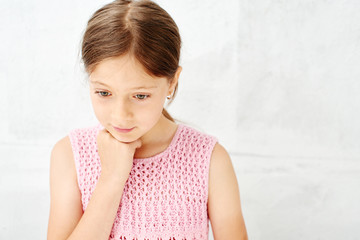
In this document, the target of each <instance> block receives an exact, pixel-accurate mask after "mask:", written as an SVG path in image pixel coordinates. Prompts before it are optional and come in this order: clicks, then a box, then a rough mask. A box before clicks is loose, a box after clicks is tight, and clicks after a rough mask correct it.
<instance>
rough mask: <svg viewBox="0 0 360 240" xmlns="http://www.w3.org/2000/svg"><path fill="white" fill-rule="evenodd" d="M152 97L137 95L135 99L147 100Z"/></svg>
mask: <svg viewBox="0 0 360 240" xmlns="http://www.w3.org/2000/svg"><path fill="white" fill-rule="evenodd" d="M149 96H150V95H146V94H136V95H135V98H137V99H139V100H145V99H146V98H148V97H149Z"/></svg>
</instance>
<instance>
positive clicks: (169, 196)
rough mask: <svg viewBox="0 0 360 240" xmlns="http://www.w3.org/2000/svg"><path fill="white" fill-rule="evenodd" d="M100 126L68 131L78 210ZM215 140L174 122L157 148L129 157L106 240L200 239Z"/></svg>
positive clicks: (87, 195) (89, 181) (97, 168)
mask: <svg viewBox="0 0 360 240" xmlns="http://www.w3.org/2000/svg"><path fill="white" fill-rule="evenodd" d="M103 128H104V127H103V126H102V125H101V124H100V123H99V124H97V125H96V126H92V127H86V128H77V129H73V130H71V131H70V133H69V137H70V141H71V146H72V150H73V154H74V159H75V166H76V172H77V180H78V186H79V189H80V192H81V201H82V206H83V211H85V210H86V207H87V206H88V204H89V201H90V199H91V195H92V193H93V191H94V189H95V186H96V183H97V181H98V179H99V177H100V173H101V164H100V157H99V154H98V150H97V142H96V137H97V134H98V132H99V130H101V129H103ZM216 142H217V139H216V138H215V137H213V136H210V135H207V134H205V133H202V132H200V131H198V130H195V129H194V128H191V127H189V126H187V125H183V124H178V128H177V130H176V133H175V135H174V137H173V139H172V141H171V143H170V145H169V146H168V147H167V149H165V150H164V151H163V152H161V153H159V154H157V155H155V156H152V157H149V158H142V159H137V158H134V160H133V167H132V170H131V172H130V175H129V178H128V179H127V181H126V183H125V187H124V191H123V195H122V197H121V201H120V204H119V208H118V211H117V214H116V217H115V221H114V224H113V227H112V230H111V233H110V236H109V239H111V240H115V239H116V240H119V239H122V240H124V239H126V240H169V239H171V240H184V239H186V240H194V239H196V240H205V239H208V232H209V216H208V212H207V202H208V182H209V181H208V180H209V165H210V158H211V154H212V151H213V148H214V146H215V144H216Z"/></svg>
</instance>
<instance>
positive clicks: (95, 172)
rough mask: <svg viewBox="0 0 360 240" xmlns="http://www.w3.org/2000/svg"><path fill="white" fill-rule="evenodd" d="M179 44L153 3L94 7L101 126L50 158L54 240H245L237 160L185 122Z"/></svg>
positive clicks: (89, 53)
mask: <svg viewBox="0 0 360 240" xmlns="http://www.w3.org/2000/svg"><path fill="white" fill-rule="evenodd" d="M180 46H181V40H180V36H179V32H178V28H177V26H176V24H175V22H174V21H173V19H172V18H171V17H170V16H169V14H168V13H167V12H166V11H165V10H163V9H162V8H161V7H159V6H158V5H157V4H155V3H154V2H151V1H149V0H140V1H131V0H117V1H114V2H112V3H109V4H107V5H105V6H104V7H102V8H101V9H99V10H98V11H96V12H95V13H94V15H93V16H92V17H91V19H90V20H89V22H88V25H87V29H86V31H85V34H84V37H83V42H82V59H83V62H84V65H85V69H86V71H87V73H88V75H89V80H90V95H91V102H92V106H93V108H94V112H95V115H96V118H97V119H98V120H99V124H98V125H96V126H93V127H86V128H81V129H74V130H73V131H71V132H70V133H69V135H68V136H66V137H64V138H63V139H61V140H59V141H58V142H57V143H56V144H55V146H54V147H53V150H52V153H51V167H50V194H51V206H50V216H49V224H48V239H49V240H55V239H82V240H84V239H87V240H90V239H96V240H100V239H127V240H132V239H137V240H145V239H149V240H152V239H156V240H159V239H162V240H168V239H171V240H182V239H187V240H190V239H191V240H192V239H197V240H200V239H208V230H209V225H208V223H209V222H208V220H209V219H210V221H211V226H212V230H213V234H214V238H215V239H216V240H219V239H227V240H229V239H234V240H235V239H236V240H238V239H241V240H243V239H247V233H246V229H245V224H244V220H243V216H242V211H241V206H240V196H239V190H238V184H237V180H236V176H235V173H234V169H233V166H232V163H231V159H230V157H229V155H228V153H227V152H226V150H225V149H224V148H223V147H222V146H221V145H220V144H219V143H217V140H216V138H215V137H213V136H210V135H207V134H205V133H202V132H200V131H198V130H196V129H193V128H191V127H189V126H186V125H183V124H177V123H176V122H175V121H174V119H172V117H171V116H170V115H169V114H168V113H167V112H166V110H165V109H164V108H163V106H164V103H165V100H166V99H168V100H169V101H171V100H172V99H173V98H174V96H175V93H176V90H177V85H178V80H179V76H180V73H181V67H180V66H179V58H180Z"/></svg>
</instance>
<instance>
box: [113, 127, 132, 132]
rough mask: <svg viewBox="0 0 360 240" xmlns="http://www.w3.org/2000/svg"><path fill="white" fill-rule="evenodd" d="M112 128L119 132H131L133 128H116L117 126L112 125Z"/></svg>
mask: <svg viewBox="0 0 360 240" xmlns="http://www.w3.org/2000/svg"><path fill="white" fill-rule="evenodd" d="M114 129H115V130H116V131H117V132H119V133H128V132H131V131H132V130H133V129H134V128H117V127H114Z"/></svg>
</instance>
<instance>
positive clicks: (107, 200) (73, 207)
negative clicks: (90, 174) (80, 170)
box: [47, 136, 127, 240]
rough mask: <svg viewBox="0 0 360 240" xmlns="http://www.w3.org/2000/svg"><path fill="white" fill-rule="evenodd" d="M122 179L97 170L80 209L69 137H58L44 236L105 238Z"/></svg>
mask: <svg viewBox="0 0 360 240" xmlns="http://www.w3.org/2000/svg"><path fill="white" fill-rule="evenodd" d="M126 180H127V178H126V179H125V178H123V179H121V178H114V177H113V175H106V174H101V177H100V178H99V181H98V183H97V185H96V187H95V190H94V192H93V194H92V197H91V199H90V201H89V204H88V206H87V208H86V211H85V212H84V213H83V211H82V204H81V194H80V191H79V188H78V185H77V178H76V170H75V163H74V157H73V154H72V149H71V145H70V139H69V137H68V136H67V137H64V138H63V139H61V140H60V141H59V142H57V143H56V144H55V146H54V148H53V150H52V152H51V163H50V199H51V200H50V216H49V224H48V236H47V239H48V240H60V239H61V240H64V239H72V240H75V239H89V240H90V239H96V240H99V239H109V235H110V231H111V228H112V225H113V222H114V219H115V216H116V212H117V209H118V207H119V203H120V200H121V196H122V193H123V189H124V186H125V182H126ZM114 186H117V187H114Z"/></svg>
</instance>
